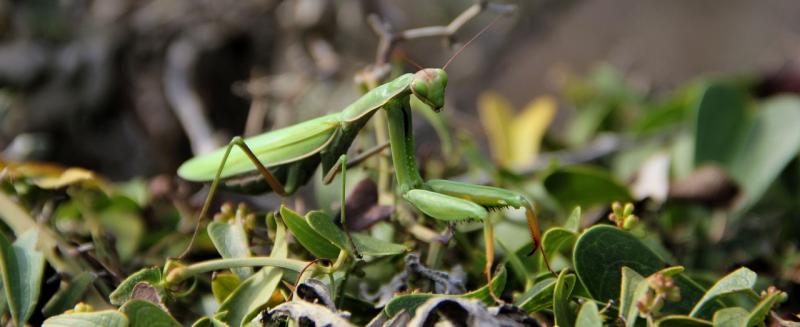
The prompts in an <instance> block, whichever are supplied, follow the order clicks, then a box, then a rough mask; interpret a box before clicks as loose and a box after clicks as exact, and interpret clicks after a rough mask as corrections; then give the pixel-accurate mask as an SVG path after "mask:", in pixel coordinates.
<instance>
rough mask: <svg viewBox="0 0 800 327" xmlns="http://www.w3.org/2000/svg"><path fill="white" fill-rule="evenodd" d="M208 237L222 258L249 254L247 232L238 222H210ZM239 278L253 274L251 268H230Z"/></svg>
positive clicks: (241, 256) (248, 255) (242, 256)
mask: <svg viewBox="0 0 800 327" xmlns="http://www.w3.org/2000/svg"><path fill="white" fill-rule="evenodd" d="M207 229H208V237H209V238H211V242H212V243H214V247H215V248H217V252H219V254H220V255H221V256H222V257H223V258H247V257H250V256H251V253H250V245H249V244H248V242H247V232H245V230H244V225H243V224H242V223H240V222H231V223H227V222H216V221H215V222H212V223H210V224H208V227H207ZM231 270H232V271H233V272H234V273H236V275H238V276H239V279H247V277H250V275H252V274H253V268H251V267H240V268H233V269H231Z"/></svg>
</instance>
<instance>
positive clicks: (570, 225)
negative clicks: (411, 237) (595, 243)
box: [563, 206, 581, 233]
mask: <svg viewBox="0 0 800 327" xmlns="http://www.w3.org/2000/svg"><path fill="white" fill-rule="evenodd" d="M563 227H564V229H566V230H568V231H572V232H574V233H577V232H578V230H579V229H580V228H581V207H580V206H577V207H575V209H572V213H570V214H569V217H567V220H566V221H565V222H564V226H563Z"/></svg>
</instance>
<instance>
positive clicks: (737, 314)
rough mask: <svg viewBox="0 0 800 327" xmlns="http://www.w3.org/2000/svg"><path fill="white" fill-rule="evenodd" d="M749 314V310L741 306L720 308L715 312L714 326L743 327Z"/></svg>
mask: <svg viewBox="0 0 800 327" xmlns="http://www.w3.org/2000/svg"><path fill="white" fill-rule="evenodd" d="M747 316H748V312H747V310H745V309H742V308H739V307H733V308H725V309H722V310H718V311H717V312H715V313H714V327H743V326H746V325H745V323H746V322H747Z"/></svg>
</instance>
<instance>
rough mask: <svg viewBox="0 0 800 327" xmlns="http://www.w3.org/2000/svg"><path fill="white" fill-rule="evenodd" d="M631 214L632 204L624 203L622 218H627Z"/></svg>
mask: <svg viewBox="0 0 800 327" xmlns="http://www.w3.org/2000/svg"><path fill="white" fill-rule="evenodd" d="M632 214H633V203H630V202H628V203H626V204H625V208H624V209H623V210H622V216H623V217H627V216H630V215H632Z"/></svg>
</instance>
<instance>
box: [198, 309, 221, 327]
mask: <svg viewBox="0 0 800 327" xmlns="http://www.w3.org/2000/svg"><path fill="white" fill-rule="evenodd" d="M225 314H226V313H224V312H223V313H218V314H215V315H214V316H213V317H203V318H200V319H197V321H195V322H194V324H192V327H230V325H228V324H226V323H225V322H224V321H223V319H224V318H225Z"/></svg>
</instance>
